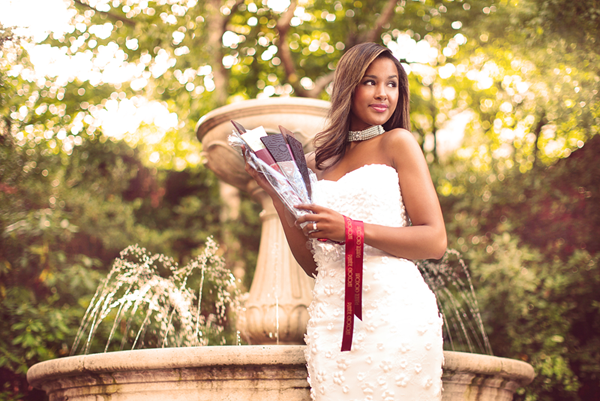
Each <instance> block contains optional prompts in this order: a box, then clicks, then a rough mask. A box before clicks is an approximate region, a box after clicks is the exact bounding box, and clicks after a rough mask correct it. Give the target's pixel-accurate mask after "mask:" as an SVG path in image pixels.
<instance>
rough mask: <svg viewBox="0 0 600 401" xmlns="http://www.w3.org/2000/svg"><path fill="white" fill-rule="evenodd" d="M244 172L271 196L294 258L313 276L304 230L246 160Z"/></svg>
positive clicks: (313, 262) (265, 180)
mask: <svg viewBox="0 0 600 401" xmlns="http://www.w3.org/2000/svg"><path fill="white" fill-rule="evenodd" d="M245 168H246V172H247V173H248V174H249V175H250V176H251V177H252V178H254V179H255V180H256V183H257V184H258V185H259V186H260V187H261V188H262V189H263V190H264V191H265V192H266V193H267V195H269V196H270V197H271V199H272V200H273V206H275V210H276V211H277V214H278V215H279V220H281V225H282V227H283V231H284V233H285V238H286V240H287V242H288V244H289V246H290V249H291V251H292V254H293V255H294V258H295V259H296V261H297V262H298V264H299V265H300V267H302V269H303V270H304V271H305V272H306V274H307V275H309V276H310V277H313V276H314V275H316V273H317V265H316V263H315V261H314V259H313V255H312V252H311V251H310V250H309V249H308V248H307V247H306V243H307V241H308V238H307V237H306V236H305V235H304V232H303V231H302V230H301V229H300V228H299V227H297V226H296V225H295V224H294V223H295V220H296V218H295V217H294V216H293V215H292V214H291V213H290V212H289V211H288V210H287V208H286V207H285V205H284V204H283V202H282V201H281V199H279V196H277V193H276V192H275V190H274V189H273V187H272V186H271V184H270V183H269V182H268V181H267V179H266V178H265V177H264V175H263V174H262V173H259V172H258V171H256V170H255V169H254V168H253V167H252V166H250V165H249V164H248V162H247V161H246V167H245Z"/></svg>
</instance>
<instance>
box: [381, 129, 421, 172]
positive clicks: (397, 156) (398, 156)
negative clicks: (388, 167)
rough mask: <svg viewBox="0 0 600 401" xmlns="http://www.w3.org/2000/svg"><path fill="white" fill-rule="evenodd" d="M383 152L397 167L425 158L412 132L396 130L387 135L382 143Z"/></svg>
mask: <svg viewBox="0 0 600 401" xmlns="http://www.w3.org/2000/svg"><path fill="white" fill-rule="evenodd" d="M381 147H382V152H383V153H384V154H385V155H386V157H387V158H388V159H390V160H392V162H393V163H394V165H395V166H396V167H398V165H402V164H404V162H415V161H416V160H419V161H420V160H421V159H423V161H424V158H423V152H422V150H421V147H420V146H419V143H418V142H417V139H416V138H415V136H414V135H413V134H412V133H411V132H410V131H407V130H405V129H402V128H396V129H393V130H391V131H388V132H386V133H385V135H384V136H383V138H382V141H381Z"/></svg>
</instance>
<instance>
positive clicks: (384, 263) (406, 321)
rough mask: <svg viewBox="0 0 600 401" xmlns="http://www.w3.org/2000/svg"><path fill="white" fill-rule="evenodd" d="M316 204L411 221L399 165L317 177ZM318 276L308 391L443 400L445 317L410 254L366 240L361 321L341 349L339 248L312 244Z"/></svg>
mask: <svg viewBox="0 0 600 401" xmlns="http://www.w3.org/2000/svg"><path fill="white" fill-rule="evenodd" d="M313 198H314V202H315V203H316V204H319V205H322V206H326V207H329V208H331V209H333V210H336V211H338V212H339V213H342V214H344V215H346V216H348V217H350V218H351V219H354V220H362V221H364V222H365V223H372V224H379V225H386V226H392V227H403V226H406V225H407V224H408V219H407V216H406V210H405V208H404V203H403V201H402V195H401V192H400V187H399V184H398V174H397V172H396V170H395V169H394V168H392V167H390V166H387V165H379V164H371V165H366V166H363V167H361V168H359V169H358V170H354V171H351V172H350V173H348V174H346V175H345V176H344V177H342V178H341V179H340V180H338V181H327V180H321V181H318V182H317V183H316V186H315V188H314V192H313ZM312 248H313V255H314V259H315V261H316V263H317V272H318V274H317V277H316V281H315V286H314V290H313V301H312V303H311V305H310V307H309V315H310V319H309V322H308V329H307V335H306V338H305V340H306V344H307V347H306V351H305V352H306V361H307V364H308V374H309V378H308V380H309V383H310V385H311V397H312V399H313V400H315V401H325V400H336V401H342V400H361V401H362V400H384V401H392V400H407V401H408V400H419V401H430V400H441V398H442V395H441V392H442V380H441V376H442V363H443V351H442V318H441V317H440V315H439V312H438V308H437V303H436V299H435V295H434V294H433V293H432V292H431V290H430V289H429V287H428V286H427V284H426V283H425V282H424V281H423V278H422V277H421V274H420V273H419V270H418V269H417V267H416V266H415V265H414V263H412V262H411V261H409V260H406V259H401V258H397V257H394V256H391V255H389V254H387V253H385V252H383V251H381V250H378V249H375V248H373V247H370V246H368V245H367V246H365V253H364V267H363V304H362V308H363V313H362V317H363V320H362V321H361V320H359V319H357V318H354V319H355V320H354V336H353V340H352V350H351V351H349V352H341V351H340V349H341V343H342V329H343V320H344V312H343V306H344V277H345V270H344V246H343V245H336V244H333V243H331V242H326V243H323V242H319V241H316V240H313V242H312Z"/></svg>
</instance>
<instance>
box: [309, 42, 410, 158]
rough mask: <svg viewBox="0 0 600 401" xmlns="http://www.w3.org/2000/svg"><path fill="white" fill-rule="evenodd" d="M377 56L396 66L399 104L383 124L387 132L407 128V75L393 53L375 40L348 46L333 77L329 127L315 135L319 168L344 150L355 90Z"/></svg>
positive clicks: (408, 101)
mask: <svg viewBox="0 0 600 401" xmlns="http://www.w3.org/2000/svg"><path fill="white" fill-rule="evenodd" d="M380 57H386V58H389V59H390V60H392V61H393V62H394V64H395V65H396V68H397V69H398V91H399V95H400V96H399V97H398V105H397V106H396V110H395V111H394V114H392V116H391V117H390V119H389V120H388V121H387V122H386V123H385V124H383V128H384V129H385V130H386V131H389V130H392V129H394V128H404V129H408V130H410V115H409V114H410V113H409V112H410V105H409V103H410V94H409V89H408V77H407V75H406V72H405V71H404V68H402V65H401V64H400V62H399V61H398V60H397V59H396V57H394V55H393V54H392V52H391V51H390V50H389V49H388V48H386V47H383V46H381V45H378V44H377V43H361V44H359V45H356V46H354V47H351V48H350V49H349V50H348V51H347V52H346V53H345V54H344V55H343V56H342V58H341V59H340V61H339V63H338V66H337V68H336V70H335V76H334V78H333V90H332V93H331V108H330V109H329V113H328V116H327V119H328V126H327V128H326V129H325V130H324V131H323V132H319V133H318V134H317V135H316V136H315V140H314V143H315V148H316V151H315V162H316V167H317V168H318V169H319V170H321V167H322V166H323V163H325V162H326V161H328V160H331V161H332V164H331V165H333V164H335V163H337V162H338V161H340V159H341V158H342V157H343V156H344V154H345V153H346V145H347V144H348V141H347V139H348V131H349V130H350V113H351V107H352V98H353V97H354V91H355V89H356V87H357V86H358V84H359V83H360V81H361V80H362V78H363V77H364V75H365V72H366V71H367V69H368V68H369V66H370V65H371V63H372V62H373V61H374V60H375V59H377V58H380Z"/></svg>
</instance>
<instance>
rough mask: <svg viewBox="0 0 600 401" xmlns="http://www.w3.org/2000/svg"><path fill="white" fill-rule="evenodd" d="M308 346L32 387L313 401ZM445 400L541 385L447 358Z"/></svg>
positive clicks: (159, 355)
mask: <svg viewBox="0 0 600 401" xmlns="http://www.w3.org/2000/svg"><path fill="white" fill-rule="evenodd" d="M304 347H305V346H301V345H279V346H269V345H262V346H215V347H212V346H211V347H196V348H163V349H145V350H133V351H121V352H110V353H105V354H92V355H84V356H73V357H68V358H62V359H54V360H50V361H46V362H41V363H38V364H36V365H34V366H32V367H31V368H30V369H29V372H28V373H27V380H28V381H29V383H30V384H31V385H32V386H33V387H36V388H39V389H42V390H44V391H45V392H46V394H47V395H48V397H49V399H50V401H58V400H67V399H68V400H98V399H103V400H119V401H121V400H127V401H138V400H139V401H154V400H156V401H165V400H192V399H193V400H199V401H209V400H210V401H212V400H227V401H247V400H261V401H275V400H281V401H309V400H310V395H309V387H308V383H307V381H306V375H307V373H306V361H305V359H304ZM444 356H445V365H444V375H443V381H444V393H443V400H444V401H458V400H461V401H462V400H472V401H480V400H481V401H484V400H485V401H505V400H506V401H507V400H512V398H513V394H514V391H515V390H516V389H517V388H519V387H522V386H525V385H527V384H529V383H530V382H531V381H532V380H533V378H534V371H533V368H532V367H531V365H529V364H527V363H525V362H521V361H517V360H513V359H506V358H499V357H493V356H487V355H478V354H469V353H462V352H450V351H446V352H445V353H444Z"/></svg>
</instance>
